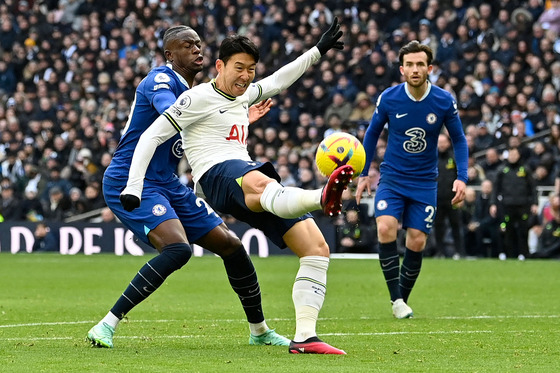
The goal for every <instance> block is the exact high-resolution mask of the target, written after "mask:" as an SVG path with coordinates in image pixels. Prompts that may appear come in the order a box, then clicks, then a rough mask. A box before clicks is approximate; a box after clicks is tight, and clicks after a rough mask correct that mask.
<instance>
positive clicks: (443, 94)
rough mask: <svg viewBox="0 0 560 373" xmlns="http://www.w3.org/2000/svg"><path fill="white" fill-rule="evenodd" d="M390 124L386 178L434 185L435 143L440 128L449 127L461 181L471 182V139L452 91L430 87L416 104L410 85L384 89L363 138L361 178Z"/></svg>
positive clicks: (384, 164) (383, 170)
mask: <svg viewBox="0 0 560 373" xmlns="http://www.w3.org/2000/svg"><path fill="white" fill-rule="evenodd" d="M386 124H387V126H388V129H389V131H388V134H389V135H388V139H387V149H386V151H385V155H384V159H383V162H382V163H381V166H380V171H381V177H382V179H384V180H386V181H391V180H392V181H396V182H398V183H401V184H402V183H405V184H407V185H414V184H415V183H418V182H423V181H425V182H428V183H429V182H436V181H437V176H438V165H437V162H438V150H437V143H438V137H439V134H440V131H441V129H442V126H445V127H446V128H447V130H448V132H449V135H450V137H451V141H452V142H453V148H454V150H455V157H456V162H457V173H458V175H457V178H458V179H459V180H462V181H464V182H465V183H466V182H467V166H468V148H467V141H466V138H465V134H464V131H463V126H462V124H461V120H460V119H459V115H458V110H457V103H456V102H455V100H454V99H453V97H452V96H451V94H450V93H449V92H447V91H445V90H443V89H441V88H439V87H437V86H434V85H431V84H430V85H429V87H428V90H427V91H426V95H425V96H424V97H423V98H422V99H421V100H419V101H417V100H415V99H414V98H413V97H412V96H411V95H410V94H409V93H408V91H407V89H406V83H402V84H399V85H397V86H394V87H390V88H388V89H386V90H385V91H384V92H383V93H382V94H381V95H380V96H379V99H378V101H377V108H376V109H375V113H374V114H373V117H372V118H371V122H370V125H369V127H368V129H367V131H366V134H365V137H364V148H365V150H366V165H367V166H366V167H365V169H364V171H363V173H362V175H367V173H368V168H369V164H370V163H371V161H372V160H373V159H374V157H375V149H376V146H377V141H378V139H379V136H380V135H381V132H382V131H383V128H384V127H385V125H386Z"/></svg>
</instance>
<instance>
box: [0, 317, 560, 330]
mask: <svg viewBox="0 0 560 373" xmlns="http://www.w3.org/2000/svg"><path fill="white" fill-rule="evenodd" d="M559 317H560V315H503V316H500V315H498V316H488V315H479V316H438V317H431V318H426V319H433V320H492V319H557V318H559ZM377 319H379V318H374V317H367V316H364V317H360V320H377ZM268 320H269V321H292V320H293V319H292V318H270V319H268ZM330 320H331V321H332V320H349V319H348V318H344V317H325V318H319V321H330ZM96 322H97V320H82V321H54V322H34V323H25V324H7V325H0V328H21V327H29V326H48V325H77V324H95V323H96ZM166 322H188V323H198V322H213V323H220V322H245V320H242V319H221V320H219V319H212V320H205V319H197V320H178V319H161V320H127V321H123V323H166Z"/></svg>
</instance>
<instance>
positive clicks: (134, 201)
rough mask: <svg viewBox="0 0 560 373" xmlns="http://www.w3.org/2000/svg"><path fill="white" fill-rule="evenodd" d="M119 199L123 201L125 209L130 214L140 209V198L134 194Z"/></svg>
mask: <svg viewBox="0 0 560 373" xmlns="http://www.w3.org/2000/svg"><path fill="white" fill-rule="evenodd" d="M119 199H120V200H121V205H123V207H124V209H125V210H126V211H128V212H130V211H132V210H134V209H135V208H137V207H140V198H138V197H136V196H134V195H132V194H121V195H120V196H119Z"/></svg>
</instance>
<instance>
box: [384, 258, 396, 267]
mask: <svg viewBox="0 0 560 373" xmlns="http://www.w3.org/2000/svg"><path fill="white" fill-rule="evenodd" d="M393 262H394V260H391V261H390V262H389V263H381V267H387V266H388V265H390V264H391V263H393Z"/></svg>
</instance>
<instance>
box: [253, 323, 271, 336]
mask: <svg viewBox="0 0 560 373" xmlns="http://www.w3.org/2000/svg"><path fill="white" fill-rule="evenodd" d="M249 330H250V331H251V334H252V335H254V336H259V335H261V334H264V333H265V332H266V331H267V330H268V325H266V321H263V322H260V323H257V324H253V323H249Z"/></svg>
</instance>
